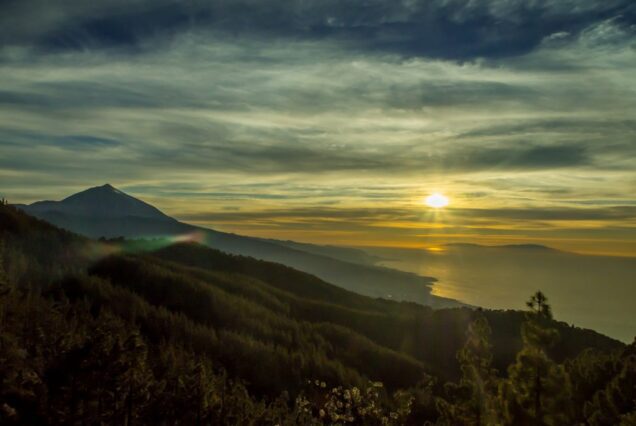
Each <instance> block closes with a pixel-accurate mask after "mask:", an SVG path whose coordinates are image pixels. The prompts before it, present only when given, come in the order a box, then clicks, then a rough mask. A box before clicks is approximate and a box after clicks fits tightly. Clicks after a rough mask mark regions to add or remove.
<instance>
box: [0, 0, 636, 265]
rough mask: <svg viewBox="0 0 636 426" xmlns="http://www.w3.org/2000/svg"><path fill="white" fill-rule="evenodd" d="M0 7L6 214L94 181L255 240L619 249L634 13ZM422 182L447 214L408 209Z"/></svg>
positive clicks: (635, 87) (605, 5) (199, 5)
mask: <svg viewBox="0 0 636 426" xmlns="http://www.w3.org/2000/svg"><path fill="white" fill-rule="evenodd" d="M1 8H2V12H3V13H0V46H1V47H0V77H2V78H1V79H0V179H1V181H2V183H3V185H2V191H3V194H6V196H8V197H9V198H10V199H12V200H15V201H16V202H18V201H33V200H36V199H41V198H56V197H61V196H64V195H68V194H69V193H71V192H73V191H75V190H79V189H82V188H83V187H86V186H89V185H92V184H101V183H104V182H106V181H109V182H111V183H113V184H118V185H120V186H122V189H124V190H129V191H130V192H131V193H133V194H134V195H138V196H142V197H144V198H146V199H148V200H149V201H152V202H154V203H155V204H157V205H158V206H160V207H162V208H163V209H164V210H167V212H168V213H171V214H173V215H176V216H178V217H181V218H184V219H188V220H192V221H197V222H199V223H204V224H207V225H211V226H220V227H222V228H223V229H228V230H235V231H241V232H250V233H257V234H259V235H267V236H281V235H284V236H285V237H293V238H301V239H310V240H313V241H325V242H342V243H349V244H355V243H373V244H381V243H387V244H389V243H390V244H393V245H399V244H408V245H417V244H420V245H421V244H432V243H435V242H436V241H443V240H448V239H462V238H467V236H470V239H472V240H475V239H479V238H482V239H489V238H500V239H501V238H503V237H502V234H505V235H506V238H508V239H510V240H514V241H526V240H535V239H541V238H546V235H545V232H544V231H545V230H547V229H549V230H551V231H552V234H551V235H556V236H559V235H560V237H559V238H562V239H563V240H562V241H561V243H560V242H559V241H556V244H557V245H558V244H561V245H567V244H570V243H567V241H570V240H571V239H576V240H580V241H579V242H578V243H577V244H579V246H580V249H582V250H587V251H595V250H594V248H595V247H598V246H599V245H601V244H604V247H605V248H603V249H602V250H597V251H606V252H607V251H620V252H621V253H623V254H630V253H636V247H634V245H629V243H626V242H621V241H624V240H627V239H628V238H633V237H634V236H635V234H636V231H635V228H634V226H636V225H635V223H636V222H635V220H634V217H633V205H634V203H635V202H636V201H635V198H636V197H635V196H634V194H636V173H635V172H634V161H635V159H636V119H634V117H636V76H635V75H634V72H633V69H636V50H635V47H634V43H635V38H634V34H635V32H636V27H635V26H634V25H635V23H636V10H635V7H634V6H633V5H632V3H631V2H628V1H620V0H613V1H607V2H597V1H591V0H590V1H576V2H574V1H556V0H553V1H548V0H545V1H534V2H527V1H520V0H519V1H516V0H498V1H494V0H493V1H479V0H477V1H459V0H457V1H455V0H436V1H421V2H420V1H417V0H405V1H397V2H389V1H386V0H384V1H380V0H375V1H371V2H359V1H337V2H336V1H334V2H324V1H320V2H318V1H306V0H305V1H269V2H252V1H240V2H236V1H231V2H230V1H227V2H226V1H212V2H198V1H190V2H174V1H164V0H161V1H154V2H148V1H142V0H139V1H135V2H128V1H127V2H123V1H118V0H109V1H105V2H99V3H98V4H94V3H91V2H80V1H67V2H59V3H58V4H53V3H51V2H44V1H34V0H28V1H20V2H18V1H15V2H5V3H3V5H2V6H1ZM433 190H438V191H444V192H447V193H448V194H449V195H450V196H451V198H452V200H453V209H450V210H449V211H447V212H446V214H445V216H443V217H434V216H432V215H429V214H428V213H427V212H426V211H425V209H424V208H423V207H422V205H421V202H420V200H421V198H423V197H424V196H425V195H426V194H428V193H429V192H430V191H433ZM327 207H328V208H327ZM312 212H313V213H312ZM363 212H364V214H363ZM308 223H311V224H313V225H312V226H310V227H309V226H308ZM299 224H300V225H299ZM303 227H304V228H303ZM617 228H620V229H622V230H624V231H623V233H622V234H620V233H616V232H614V230H615V229H617ZM422 229H437V230H439V229H446V231H447V232H446V234H444V232H441V233H440V232H437V233H436V234H435V235H432V234H431V232H428V231H427V232H428V233H427V234H423V233H422V231H421V230H422ZM312 230H314V231H312ZM502 230H505V232H503V231H502ZM301 231H302V232H301ZM468 231H470V232H468ZM618 234H620V235H619V236H618V237H617V235H618ZM554 238H556V237H554ZM334 239H335V240H337V241H334ZM634 240H636V239H634ZM506 241H508V240H506ZM607 241H615V242H616V244H615V246H616V247H620V249H618V250H611V249H610V248H608V247H610V243H608V242H607ZM551 242H554V241H551ZM568 247H573V245H572V244H570V245H569V246H568ZM574 248H576V247H574Z"/></svg>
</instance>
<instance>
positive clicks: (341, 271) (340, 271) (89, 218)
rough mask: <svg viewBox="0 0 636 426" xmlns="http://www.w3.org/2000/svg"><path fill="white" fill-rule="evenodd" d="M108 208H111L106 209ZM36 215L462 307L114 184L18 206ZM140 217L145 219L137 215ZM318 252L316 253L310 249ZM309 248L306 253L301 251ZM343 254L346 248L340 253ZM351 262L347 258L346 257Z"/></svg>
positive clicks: (390, 275) (94, 232)
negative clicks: (162, 205) (196, 218)
mask: <svg viewBox="0 0 636 426" xmlns="http://www.w3.org/2000/svg"><path fill="white" fill-rule="evenodd" d="M106 204H108V205H106ZM16 207H18V208H20V209H22V210H24V211H25V212H26V213H29V214H31V215H33V216H36V217H38V218H40V219H43V220H45V221H48V222H50V223H53V224H54V225H57V226H59V227H61V228H64V229H67V230H70V231H73V232H77V233H79V234H82V235H84V236H88V237H91V238H100V237H106V238H115V237H120V236H121V237H126V238H149V237H152V238H154V237H167V236H179V235H183V234H198V238H200V239H201V240H202V243H203V244H204V245H207V246H209V247H212V248H216V249H219V250H222V251H225V252H227V253H231V254H239V255H244V256H250V257H254V258H256V259H261V260H266V261H273V262H278V263H282V264H285V265H287V266H290V267H292V268H296V269H299V270H301V271H304V272H308V273H310V274H313V275H316V276H318V277H319V278H321V279H323V280H325V281H327V282H330V283H333V284H335V285H338V286H340V287H342V288H345V289H347V290H350V291H354V292H357V293H359V294H363V295H367V296H371V297H382V298H386V299H393V300H404V301H412V302H417V303H421V304H424V305H428V306H433V307H447V306H462V305H463V304H462V303H460V302H458V301H456V300H452V299H447V298H443V297H438V296H433V295H432V294H431V286H432V285H433V283H434V282H435V279H434V278H432V277H425V276H420V275H417V274H413V273H410V272H404V271H399V270H395V269H390V268H386V267H382V266H376V265H372V264H368V263H367V264H364V263H355V262H353V261H351V260H352V258H351V256H349V257H348V258H347V259H341V258H342V257H343V256H341V255H337V256H336V257H337V258H336V257H330V256H328V255H327V252H328V251H329V250H330V249H329V247H328V246H313V245H311V244H306V243H297V242H287V243H286V242H285V241H280V240H271V239H262V238H255V237H249V236H242V235H238V234H232V233H226V232H220V231H216V230H214V229H209V228H203V227H198V226H195V225H190V224H187V223H183V222H180V221H178V220H176V219H174V218H172V217H170V216H167V215H165V214H164V213H162V212H161V211H160V210H159V209H157V208H155V207H154V206H152V205H150V204H148V203H145V202H144V201H142V200H139V199H137V198H135V197H132V196H130V195H128V194H126V193H124V192H123V191H120V190H118V189H117V188H115V187H113V186H112V185H110V184H105V185H101V186H96V187H92V188H89V189H87V190H85V191H81V192H79V193H77V194H73V195H71V196H69V197H66V198H65V199H63V200H62V201H54V202H44V204H42V203H38V202H36V203H33V204H30V205H16ZM139 214H141V215H139ZM309 247H314V248H309ZM303 248H305V250H303ZM338 250H339V253H342V249H338ZM345 257H347V256H345Z"/></svg>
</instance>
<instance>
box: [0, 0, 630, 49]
mask: <svg viewBox="0 0 636 426" xmlns="http://www.w3.org/2000/svg"><path fill="white" fill-rule="evenodd" d="M3 8H4V12H5V13H3V14H2V16H3V17H4V18H3V19H0V28H2V30H1V31H0V42H2V43H4V44H5V45H10V44H13V45H15V44H25V43H26V44H31V45H35V46H38V47H39V48H43V49H48V50H50V49H54V50H59V49H87V48H103V47H112V46H118V47H126V48H133V49H134V48H137V47H139V46H140V45H143V43H144V41H145V40H147V39H152V38H170V37H173V36H174V35H175V34H180V33H184V32H190V31H210V30H213V31H217V32H221V33H224V34H242V35H245V34H253V35H254V36H258V37H266V38H273V39H276V38H283V39H304V40H325V39H329V40H338V41H340V42H345V41H346V42H347V43H348V44H350V45H352V46H355V47H356V48H357V49H365V50H381V51H385V52H393V53H400V54H405V55H407V56H428V57H438V58H453V59H467V58H474V57H477V56H484V57H505V56H509V55H518V54H523V53H527V52H529V51H531V50H533V49H534V48H536V47H537V46H539V45H540V44H541V42H542V40H544V39H545V38H546V37H550V36H551V35H554V34H562V33H565V32H567V33H572V34H577V33H580V32H581V31H583V30H584V29H585V28H587V27H589V26H591V25H593V24H594V23H597V22H601V21H603V20H605V19H609V18H612V17H617V16H621V22H624V23H625V24H626V25H629V24H630V23H634V20H635V18H634V15H635V12H634V6H633V4H632V3H631V2H630V1H629V0H608V1H604V2H598V1H594V0H583V1H576V2H574V1H562V0H543V1H537V2H527V1H522V0H504V1H491V0H475V1H469V2H468V1H465V0H408V1H407V0H404V1H389V0H373V1H363V0H347V1H342V0H291V1H290V0H269V1H253V0H233V1H224V0H213V1H197V0H194V1H188V2H181V1H173V0H153V1H151V0H139V1H136V2H127V1H123V0H106V1H101V2H99V3H94V2H93V3H89V2H84V1H79V0H73V1H65V2H56V3H50V2H47V1H44V0H22V1H13V2H5V3H4V5H3Z"/></svg>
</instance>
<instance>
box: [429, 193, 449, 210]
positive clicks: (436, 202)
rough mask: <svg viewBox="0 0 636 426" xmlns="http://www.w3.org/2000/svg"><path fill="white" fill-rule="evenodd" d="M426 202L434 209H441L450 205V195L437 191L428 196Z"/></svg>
mask: <svg viewBox="0 0 636 426" xmlns="http://www.w3.org/2000/svg"><path fill="white" fill-rule="evenodd" d="M424 203H425V204H426V205H427V206H429V207H432V208H434V209H441V208H442V207H446V206H447V205H448V203H449V200H448V197H446V196H444V195H442V194H440V193H439V192H435V193H433V194H431V195H429V196H428V197H426V199H425V200H424Z"/></svg>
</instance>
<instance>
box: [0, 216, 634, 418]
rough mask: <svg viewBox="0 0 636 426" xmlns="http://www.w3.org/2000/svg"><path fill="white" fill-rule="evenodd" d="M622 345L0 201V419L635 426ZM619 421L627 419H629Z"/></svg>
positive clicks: (537, 305) (545, 322)
mask: <svg viewBox="0 0 636 426" xmlns="http://www.w3.org/2000/svg"><path fill="white" fill-rule="evenodd" d="M635 399H636V347H635V346H634V345H630V346H628V347H625V346H624V345H623V344H621V343H620V342H617V341H615V340H613V339H610V338H607V337H605V336H602V335H600V334H598V333H595V332H593V331H591V330H583V329H579V328H576V327H572V326H569V325H567V324H565V323H559V322H556V321H554V320H553V319H552V313H551V312H550V309H549V305H548V303H547V300H546V299H545V298H544V297H543V295H541V294H540V293H539V294H538V295H535V296H534V297H533V299H531V301H530V302H529V309H528V312H525V313H524V312H514V311H506V312H504V311H486V310H470V309H468V308H456V309H442V310H433V309H431V308H428V307H424V306H421V305H418V304H414V303H405V302H401V303H400V302H393V301H387V300H382V299H372V298H369V297H365V296H360V295H357V294H355V293H351V292H348V291H346V290H344V289H342V288H339V287H336V286H332V285H330V284H328V283H326V282H324V281H321V280H320V279H318V278H316V277H314V276H311V275H308V274H305V273H302V272H299V271H296V270H294V269H291V268H288V267H286V266H283V265H279V264H274V263H269V262H264V261H259V260H256V259H252V258H247V257H241V256H234V255H228V254H225V253H222V252H220V251H216V250H213V249H210V248H207V247H203V246H200V245H197V244H195V243H184V242H181V243H174V244H170V241H164V240H155V241H124V240H113V241H92V240H88V239H85V238H83V237H79V236H76V235H74V234H71V233H69V232H66V231H62V230H60V229H58V228H55V227H53V226H51V225H48V224H47V223H45V222H42V221H40V220H37V219H34V218H31V217H29V216H27V215H26V214H24V213H22V212H20V211H19V210H17V209H14V208H12V207H10V206H6V205H3V206H0V423H1V424H104V423H108V424H134V423H143V424H161V423H163V424H323V423H326V424H331V423H339V424H345V423H357V424H361V423H362V424H423V423H424V422H426V421H428V422H433V423H435V422H437V423H438V424H448V425H455V424H546V425H547V424H579V423H584V424H593V425H604V424H607V425H611V424H619V423H621V422H623V424H633V423H629V422H633V421H634V420H635V419H636V413H635V412H634V409H635V401H634V400H635ZM630 413H631V414H630Z"/></svg>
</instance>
